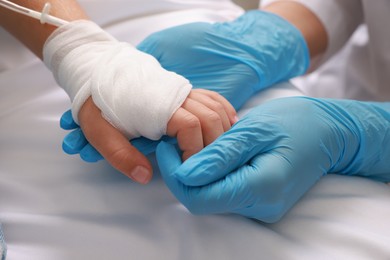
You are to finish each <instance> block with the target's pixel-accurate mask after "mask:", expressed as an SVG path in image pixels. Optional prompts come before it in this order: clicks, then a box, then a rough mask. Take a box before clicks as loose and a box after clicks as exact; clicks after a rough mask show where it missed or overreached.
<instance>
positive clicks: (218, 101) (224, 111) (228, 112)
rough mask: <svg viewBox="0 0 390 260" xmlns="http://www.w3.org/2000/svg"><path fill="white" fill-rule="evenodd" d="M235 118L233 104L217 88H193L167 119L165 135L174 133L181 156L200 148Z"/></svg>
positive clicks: (226, 128)
mask: <svg viewBox="0 0 390 260" xmlns="http://www.w3.org/2000/svg"><path fill="white" fill-rule="evenodd" d="M236 121H237V114H236V111H235V109H234V108H233V106H232V105H231V104H230V103H229V102H228V101H227V100H226V99H225V98H224V97H222V96H221V95H219V94H218V93H216V92H213V91H210V90H204V89H194V90H192V91H191V93H190V94H189V95H188V97H187V99H186V101H185V102H184V103H183V105H182V106H181V107H180V108H179V109H178V110H177V111H176V112H175V113H174V114H173V116H172V118H171V119H170V121H169V122H168V126H167V135H169V136H172V137H176V138H177V141H178V143H179V147H180V149H181V150H182V151H183V155H182V159H183V160H186V159H188V158H189V157H190V156H191V155H193V154H195V153H197V152H199V151H200V150H201V149H202V148H203V147H205V146H207V145H209V144H210V143H212V142H213V141H214V140H215V139H217V137H218V136H220V135H221V134H223V133H224V132H226V131H227V130H229V129H230V127H231V126H232V125H233V124H234V123H235V122H236Z"/></svg>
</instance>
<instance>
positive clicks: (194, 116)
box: [79, 89, 237, 184]
mask: <svg viewBox="0 0 390 260" xmlns="http://www.w3.org/2000/svg"><path fill="white" fill-rule="evenodd" d="M79 121H80V127H81V129H82V131H83V133H84V134H85V137H86V138H87V140H88V142H89V143H90V144H91V145H92V146H93V147H94V148H95V149H96V150H97V151H98V152H99V153H100V154H101V155H102V156H103V157H104V158H105V159H106V160H107V161H108V163H110V164H111V165H112V166H113V167H114V168H116V169H117V170H118V171H120V172H122V173H123V174H125V175H126V176H128V177H130V178H131V179H133V180H134V181H136V182H139V183H142V184H146V183H148V182H149V181H150V179H151V178H152V166H151V165H150V162H149V161H148V159H147V158H146V157H145V156H144V155H143V154H142V153H140V152H139V151H138V150H137V149H136V148H135V147H134V146H132V145H131V143H130V142H129V141H128V140H127V138H126V137H125V136H124V135H123V134H121V133H120V132H119V130H118V129H116V128H115V127H113V126H112V125H111V124H110V123H108V122H107V121H106V120H105V119H104V118H103V117H102V115H101V111H100V110H99V108H98V107H96V105H95V104H94V103H93V101H92V98H89V99H88V100H87V101H86V102H85V103H84V105H83V106H82V108H81V110H80V113H79ZM235 121H237V119H236V111H235V110H234V108H233V107H232V106H231V105H230V103H229V102H228V101H227V100H226V99H225V98H224V97H222V96H221V95H219V94H217V93H215V92H212V91H208V90H203V89H197V90H192V91H191V93H190V95H189V96H188V97H187V100H186V101H185V102H184V103H183V105H182V107H181V108H179V109H178V110H177V111H176V112H175V113H174V115H173V116H172V118H171V120H170V121H169V123H168V126H167V134H168V135H170V136H174V137H177V140H178V142H179V146H180V148H181V149H182V151H183V159H184V160H185V159H187V158H188V157H190V156H191V155H193V154H194V153H196V152H199V151H200V150H201V149H202V148H203V147H204V146H206V145H208V144H210V143H211V142H212V141H214V140H215V139H216V138H217V137H218V136H219V135H221V134H222V133H223V132H225V131H227V130H228V129H229V128H230V127H231V125H232V124H233V123H235Z"/></svg>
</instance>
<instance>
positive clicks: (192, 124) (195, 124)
mask: <svg viewBox="0 0 390 260" xmlns="http://www.w3.org/2000/svg"><path fill="white" fill-rule="evenodd" d="M183 121H184V123H183V125H184V126H185V127H186V128H200V127H201V124H200V120H199V119H198V118H197V117H196V116H194V115H186V116H185V117H184V118H183Z"/></svg>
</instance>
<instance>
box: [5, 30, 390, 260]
mask: <svg viewBox="0 0 390 260" xmlns="http://www.w3.org/2000/svg"><path fill="white" fill-rule="evenodd" d="M120 26H122V25H120ZM120 26H116V27H115V26H114V27H112V28H111V32H112V33H113V34H114V35H116V36H120V35H119V34H120V32H122V31H123V28H122V27H120ZM129 26H131V25H129ZM133 36H134V35H133ZM139 37H140V38H142V37H143V35H140V36H139ZM20 55H21V56H23V55H26V56H29V55H30V54H28V53H24V54H20ZM27 60H28V62H24V63H22V64H21V65H20V66H16V67H15V68H14V69H12V70H3V71H2V72H1V73H0V125H1V127H0V222H2V223H3V231H4V235H5V239H6V242H7V245H8V259H12V260H14V259H16V260H19V259H23V260H24V259H34V260H35V259H39V260H53V259H55V260H62V259H95V260H99V259H169V260H172V259H188V260H191V259H194V260H198V259H390V235H389V234H390V186H388V185H386V184H384V183H379V182H375V181H372V180H369V179H364V178H359V177H346V176H339V175H333V174H330V175H327V176H325V177H324V178H322V179H321V180H320V182H319V183H318V184H317V185H315V186H314V187H313V188H312V189H311V190H310V191H309V192H308V193H307V194H306V195H305V196H304V197H303V198H302V199H301V200H300V201H299V203H298V204H297V205H296V206H295V207H294V208H293V209H292V210H290V211H289V212H288V213H287V215H286V216H285V217H284V218H283V219H282V220H281V221H280V222H278V223H275V224H266V223H262V222H259V221H255V220H252V219H247V218H244V217H241V216H238V215H229V214H225V215H212V216H193V215H191V214H190V213H189V212H188V211H187V210H186V209H185V208H184V207H183V206H182V205H181V204H180V203H179V202H178V201H177V200H176V199H175V198H174V197H173V195H172V194H171V193H170V192H169V190H168V189H167V187H166V186H165V185H164V182H163V180H162V179H161V177H160V175H159V172H158V168H157V166H156V164H155V160H154V157H153V155H151V156H150V159H151V160H152V162H153V164H154V177H153V180H152V182H151V183H150V184H149V185H146V186H142V185H139V184H136V183H133V182H132V181H131V180H130V179H128V178H127V177H125V176H123V175H122V174H120V173H118V172H117V171H115V170H114V169H113V168H111V167H110V166H109V165H108V164H107V163H106V162H104V161H101V162H99V163H95V164H88V163H85V162H83V161H81V159H80V158H79V157H78V156H68V155H65V154H64V153H63V152H62V150H61V142H62V138H63V137H64V136H65V134H66V132H65V131H64V130H61V129H60V127H59V123H58V122H59V118H60V116H61V114H62V113H63V112H64V111H66V110H67V109H68V108H69V107H70V103H69V101H68V98H67V96H66V94H65V93H64V92H63V91H62V90H61V89H60V88H58V87H57V86H56V83H55V82H54V80H53V79H52V76H51V73H50V72H49V71H48V70H47V69H46V68H45V67H44V66H43V64H42V63H41V62H40V61H39V60H37V59H35V58H32V57H31V58H29V59H27ZM291 95H301V93H300V92H299V91H298V90H297V89H296V88H295V87H294V86H293V85H291V84H289V83H283V84H280V85H278V86H276V87H275V88H273V89H271V90H267V91H263V92H261V93H259V94H258V95H257V96H256V97H254V98H252V99H251V100H250V101H249V102H248V103H247V104H246V106H245V107H244V108H243V109H242V110H241V111H240V114H241V115H242V114H244V113H246V112H247V111H248V110H249V109H250V108H251V107H253V106H255V105H257V104H260V103H261V102H266V100H268V99H271V98H278V97H282V96H291Z"/></svg>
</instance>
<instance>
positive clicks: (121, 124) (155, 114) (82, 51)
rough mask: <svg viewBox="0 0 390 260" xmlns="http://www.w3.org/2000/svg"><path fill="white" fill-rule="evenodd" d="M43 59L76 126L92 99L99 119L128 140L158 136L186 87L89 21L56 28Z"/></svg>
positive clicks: (188, 88) (178, 78)
mask: <svg viewBox="0 0 390 260" xmlns="http://www.w3.org/2000/svg"><path fill="white" fill-rule="evenodd" d="M43 58H44V62H45V64H46V66H47V67H48V68H49V69H50V70H51V71H52V72H53V75H54V77H55V79H56V81H57V83H58V84H59V85H60V86H61V87H63V88H64V90H65V91H66V92H67V93H68V95H69V97H70V99H71V101H72V114H73V118H74V120H75V121H76V122H78V119H77V115H78V112H79V110H80V108H81V106H82V105H83V104H84V102H85V100H86V99H87V98H88V97H89V96H92V98H93V100H94V103H95V104H96V105H97V106H98V107H99V108H100V109H101V111H102V115H103V117H104V118H105V119H106V120H107V121H109V122H110V123H111V124H112V125H113V126H115V127H116V128H118V129H119V130H120V131H121V132H122V133H123V134H125V135H126V137H128V138H129V139H131V138H135V137H139V136H144V137H147V138H150V139H153V140H157V139H159V138H160V137H161V136H162V135H164V134H165V133H166V127H167V124H168V121H169V119H170V118H171V116H172V115H173V113H174V112H175V111H176V110H177V109H178V108H179V107H180V106H181V105H182V103H183V102H184V100H185V99H186V97H187V96H188V94H189V92H190V91H191V87H192V86H191V84H190V83H189V81H188V80H187V79H185V78H183V77H182V76H180V75H178V74H176V73H173V72H169V71H167V70H165V69H163V68H162V67H161V65H160V64H159V62H158V61H157V60H156V59H155V58H154V57H152V56H151V55H148V54H145V53H143V52H140V51H138V50H137V49H135V48H134V47H133V46H131V45H130V44H128V43H123V42H118V41H116V40H115V39H114V38H113V37H112V36H110V35H109V34H107V33H106V32H104V31H103V30H102V29H101V28H100V27H99V26H97V25H96V24H94V23H92V22H89V21H76V22H71V23H69V24H67V25H64V26H62V27H60V28H58V29H57V30H56V31H55V32H54V33H53V34H52V35H51V36H50V37H49V39H48V40H47V41H46V44H45V46H44V49H43Z"/></svg>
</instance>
